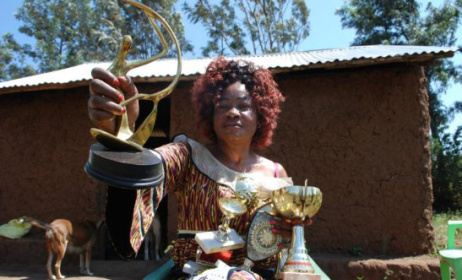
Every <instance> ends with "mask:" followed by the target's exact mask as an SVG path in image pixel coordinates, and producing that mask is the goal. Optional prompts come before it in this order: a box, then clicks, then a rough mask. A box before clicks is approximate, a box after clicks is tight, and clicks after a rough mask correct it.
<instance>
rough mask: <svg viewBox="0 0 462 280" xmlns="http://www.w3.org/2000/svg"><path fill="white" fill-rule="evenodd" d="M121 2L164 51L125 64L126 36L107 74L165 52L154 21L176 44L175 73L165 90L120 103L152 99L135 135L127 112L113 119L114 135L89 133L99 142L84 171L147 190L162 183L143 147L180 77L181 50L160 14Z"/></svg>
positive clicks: (156, 165) (115, 183)
mask: <svg viewBox="0 0 462 280" xmlns="http://www.w3.org/2000/svg"><path fill="white" fill-rule="evenodd" d="M123 3H124V4H129V5H133V6H135V7H137V8H140V9H141V10H143V12H144V13H145V14H146V16H147V17H148V20H149V22H150V23H151V25H152V26H153V28H154V30H155V32H156V34H157V36H158V37H159V39H160V42H161V44H162V46H163V50H162V51H161V52H160V53H159V54H158V55H156V56H154V57H152V58H150V59H146V60H137V61H126V60H125V59H126V56H127V54H128V51H129V50H130V47H131V44H132V39H131V37H130V36H129V35H125V36H124V37H123V41H122V45H121V48H120V51H119V54H118V56H117V58H116V59H115V61H114V62H113V63H112V64H111V66H109V68H108V71H110V72H111V73H113V74H114V75H115V76H117V77H119V76H125V75H127V73H128V72H129V71H130V70H132V69H134V68H136V67H139V66H142V65H145V64H148V63H150V62H153V61H155V60H157V59H159V58H160V57H163V56H164V55H165V54H166V53H167V52H168V45H167V42H166V41H165V38H164V36H163V35H162V32H161V30H160V28H159V27H158V26H157V24H156V20H157V21H158V22H160V23H161V25H162V26H163V27H164V28H165V30H166V31H167V33H168V34H169V35H170V37H171V38H172V40H173V42H174V44H175V47H176V51H177V60H178V66H177V73H176V75H175V77H174V78H173V80H172V82H171V83H170V85H169V86H168V87H166V88H165V89H163V90H161V91H158V92H155V93H151V94H146V93H140V94H138V95H136V96H134V97H132V98H130V99H127V100H125V101H123V102H122V103H120V105H122V106H125V105H127V104H128V103H130V102H132V101H134V100H138V99H143V100H151V101H153V103H154V106H153V109H152V111H151V112H150V114H149V115H148V116H147V117H146V119H145V120H144V121H143V123H142V124H141V125H140V126H139V127H138V128H137V129H136V130H135V131H134V132H132V131H131V130H130V127H129V124H128V115H127V113H125V114H124V115H122V116H121V117H118V118H117V119H116V120H117V121H116V126H117V129H116V131H115V134H111V133H108V132H106V131H103V130H101V129H97V128H92V129H91V130H90V133H91V135H92V136H93V137H94V138H95V139H96V140H97V141H98V142H99V143H98V144H94V145H92V147H91V148H90V156H89V160H88V162H87V163H86V165H85V171H86V172H87V173H88V174H89V175H90V176H92V177H94V178H96V179H98V180H100V181H102V182H103V183H106V184H109V185H111V186H116V187H122V188H138V189H141V188H150V187H153V186H155V185H157V184H159V183H160V182H161V181H162V179H163V173H162V165H161V161H160V159H159V158H157V157H156V156H155V155H154V154H152V153H151V152H150V151H148V150H147V149H145V148H143V145H144V144H145V143H146V141H147V140H148V139H149V137H150V135H151V133H152V131H153V129H154V124H155V121H156V116H157V107H158V103H159V101H160V100H161V99H162V98H164V97H166V96H167V95H169V94H170V93H171V92H172V91H173V89H174V88H175V86H176V84H177V82H178V80H179V78H180V75H181V68H182V63H181V48H180V44H179V43H178V40H177V38H176V36H175V34H174V33H173V30H172V29H171V27H170V26H169V25H168V24H167V22H166V21H165V20H164V19H163V18H162V17H161V16H160V15H159V14H157V13H156V12H155V11H153V10H152V9H150V8H149V7H147V6H145V5H143V4H141V3H138V2H134V1H124V2H123ZM119 91H120V90H119Z"/></svg>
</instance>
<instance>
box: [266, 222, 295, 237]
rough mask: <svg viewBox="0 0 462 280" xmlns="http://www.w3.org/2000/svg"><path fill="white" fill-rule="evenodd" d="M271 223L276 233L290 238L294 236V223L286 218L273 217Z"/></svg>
mask: <svg viewBox="0 0 462 280" xmlns="http://www.w3.org/2000/svg"><path fill="white" fill-rule="evenodd" d="M270 224H271V225H272V226H273V228H272V229H271V231H272V232H273V233H274V234H278V235H280V236H282V238H284V239H290V238H291V237H292V225H290V224H288V223H286V222H285V221H284V220H279V219H272V220H271V221H270Z"/></svg>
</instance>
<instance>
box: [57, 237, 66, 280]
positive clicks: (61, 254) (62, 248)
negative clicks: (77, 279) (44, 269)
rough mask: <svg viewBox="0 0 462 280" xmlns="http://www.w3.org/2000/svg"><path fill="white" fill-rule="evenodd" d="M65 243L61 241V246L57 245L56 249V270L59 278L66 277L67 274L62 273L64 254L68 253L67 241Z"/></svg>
mask: <svg viewBox="0 0 462 280" xmlns="http://www.w3.org/2000/svg"><path fill="white" fill-rule="evenodd" d="M62 244H63V243H60V246H57V248H56V249H57V250H56V263H55V271H56V277H57V278H58V279H64V278H66V276H64V275H62V274H61V262H62V260H63V258H64V254H66V248H67V241H65V242H64V246H63V245H62Z"/></svg>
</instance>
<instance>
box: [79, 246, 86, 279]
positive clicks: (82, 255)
mask: <svg viewBox="0 0 462 280" xmlns="http://www.w3.org/2000/svg"><path fill="white" fill-rule="evenodd" d="M79 259H80V262H79V268H80V274H82V275H85V252H82V253H80V254H79Z"/></svg>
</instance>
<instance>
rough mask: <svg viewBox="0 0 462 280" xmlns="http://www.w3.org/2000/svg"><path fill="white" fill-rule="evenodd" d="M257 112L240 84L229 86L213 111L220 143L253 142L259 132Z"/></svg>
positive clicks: (214, 123) (214, 127) (214, 126)
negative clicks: (254, 136) (256, 132)
mask: <svg viewBox="0 0 462 280" xmlns="http://www.w3.org/2000/svg"><path fill="white" fill-rule="evenodd" d="M257 118H258V117H257V111H256V109H255V105H254V104H253V101H252V97H251V96H250V94H249V93H248V92H247V90H246V89H245V85H243V84H241V83H240V82H236V83H234V84H231V85H229V86H228V87H227V88H226V89H225V91H224V92H223V94H222V95H221V98H220V99H219V100H218V101H217V103H216V104H215V107H214V110H213V129H214V131H215V134H216V135H217V139H218V140H219V141H226V142H229V141H246V142H248V143H249V144H250V143H251V142H252V138H253V135H254V134H255V131H256V130H257Z"/></svg>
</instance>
